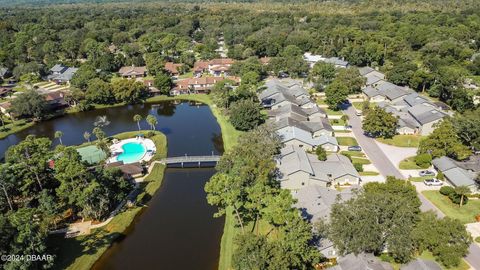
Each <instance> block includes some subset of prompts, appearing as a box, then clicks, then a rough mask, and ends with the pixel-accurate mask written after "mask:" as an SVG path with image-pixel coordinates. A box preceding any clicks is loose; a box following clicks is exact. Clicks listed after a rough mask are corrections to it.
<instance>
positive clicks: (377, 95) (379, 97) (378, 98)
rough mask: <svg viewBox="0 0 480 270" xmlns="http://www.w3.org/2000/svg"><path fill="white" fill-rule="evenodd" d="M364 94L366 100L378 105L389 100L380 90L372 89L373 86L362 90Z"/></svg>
mask: <svg viewBox="0 0 480 270" xmlns="http://www.w3.org/2000/svg"><path fill="white" fill-rule="evenodd" d="M362 92H363V94H364V99H365V100H368V101H370V102H374V103H378V102H383V101H386V100H387V98H386V97H385V96H384V95H383V94H382V93H381V92H380V91H378V89H376V88H374V87H372V86H371V85H369V86H367V87H365V88H363V89H362Z"/></svg>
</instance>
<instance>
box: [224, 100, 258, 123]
mask: <svg viewBox="0 0 480 270" xmlns="http://www.w3.org/2000/svg"><path fill="white" fill-rule="evenodd" d="M263 121H264V117H263V115H262V112H261V108H260V105H259V104H258V103H257V102H255V101H252V100H248V99H247V100H240V101H237V102H235V103H233V104H232V106H231V108H230V122H231V123H232V125H233V126H234V127H235V128H236V129H238V130H243V131H247V130H251V129H253V128H255V127H256V126H258V125H260V124H261V123H263Z"/></svg>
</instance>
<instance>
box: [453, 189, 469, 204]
mask: <svg viewBox="0 0 480 270" xmlns="http://www.w3.org/2000/svg"><path fill="white" fill-rule="evenodd" d="M455 193H456V194H457V195H459V196H460V207H462V206H463V199H464V198H465V196H467V195H468V194H470V193H472V191H471V190H470V188H468V187H467V186H458V187H456V188H455Z"/></svg>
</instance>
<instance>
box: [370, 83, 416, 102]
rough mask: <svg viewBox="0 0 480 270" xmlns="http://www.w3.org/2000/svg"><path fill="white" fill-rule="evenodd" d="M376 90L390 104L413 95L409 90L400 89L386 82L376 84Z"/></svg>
mask: <svg viewBox="0 0 480 270" xmlns="http://www.w3.org/2000/svg"><path fill="white" fill-rule="evenodd" d="M376 88H377V89H378V91H380V93H382V95H384V96H385V97H386V98H387V99H388V100H389V101H390V102H396V101H400V100H401V99H402V98H403V97H404V96H407V95H409V94H411V93H413V91H412V90H409V89H407V88H405V87H401V86H398V85H395V84H393V83H390V82H386V81H380V82H379V83H377V86H376Z"/></svg>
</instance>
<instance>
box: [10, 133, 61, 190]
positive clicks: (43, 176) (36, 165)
mask: <svg viewBox="0 0 480 270" xmlns="http://www.w3.org/2000/svg"><path fill="white" fill-rule="evenodd" d="M51 144H52V142H51V141H50V140H49V139H48V138H36V137H35V136H33V135H28V136H27V137H26V138H25V140H23V141H22V142H20V143H19V144H17V145H13V146H11V147H10V148H8V150H7V152H6V153H5V161H6V162H7V163H9V164H13V165H14V168H15V171H16V174H17V176H18V177H19V178H21V179H23V180H24V182H21V183H19V188H20V190H21V191H22V192H23V193H24V194H29V193H30V192H32V191H36V190H37V189H36V188H35V185H34V184H35V182H36V184H37V185H38V189H39V190H42V189H43V186H44V185H45V184H46V182H47V181H48V180H50V177H49V170H48V168H47V161H48V160H49V159H50V157H51V152H50V146H51Z"/></svg>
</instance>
